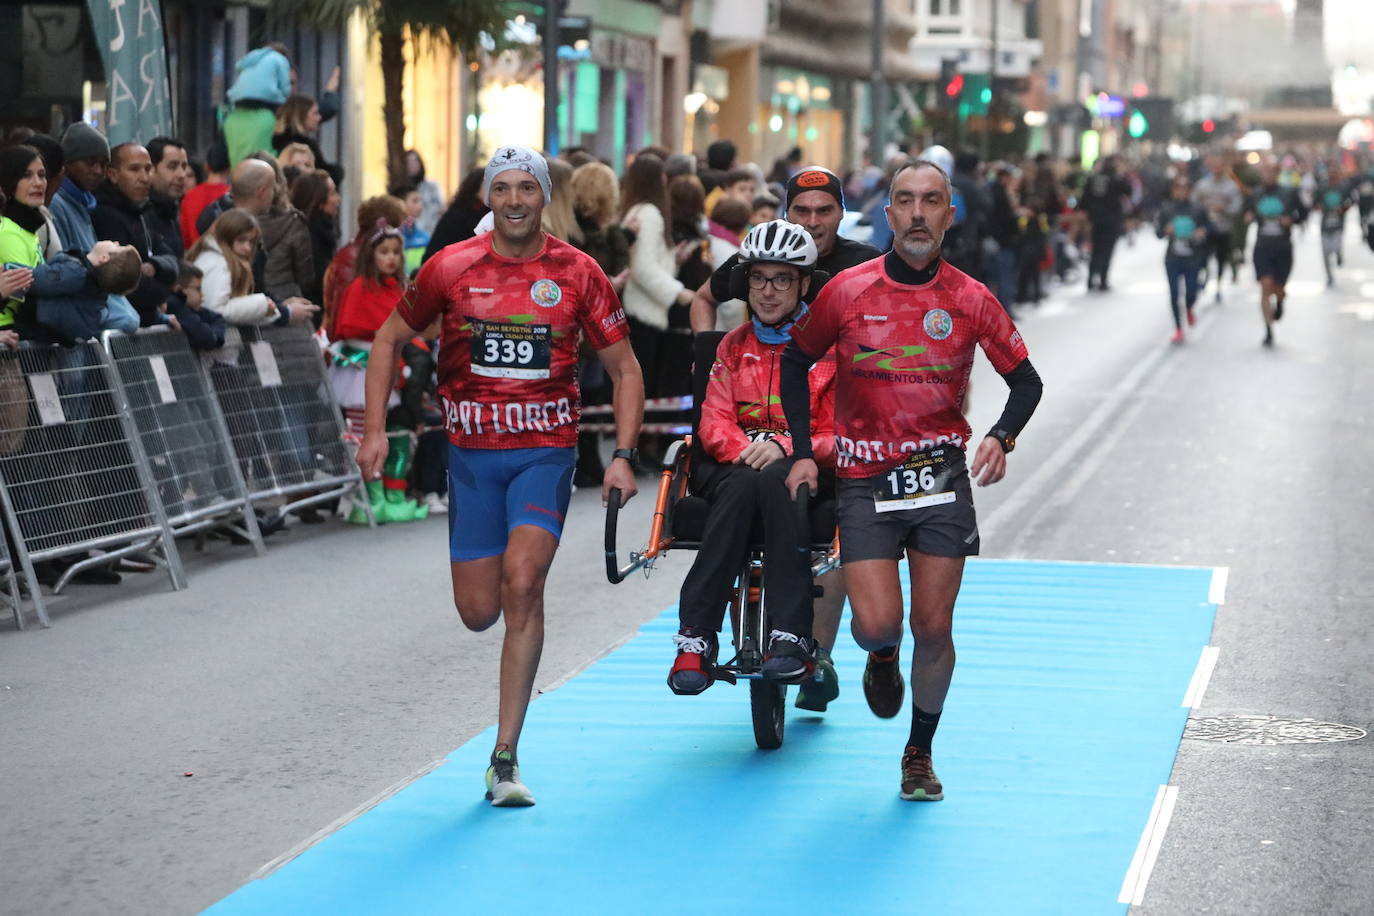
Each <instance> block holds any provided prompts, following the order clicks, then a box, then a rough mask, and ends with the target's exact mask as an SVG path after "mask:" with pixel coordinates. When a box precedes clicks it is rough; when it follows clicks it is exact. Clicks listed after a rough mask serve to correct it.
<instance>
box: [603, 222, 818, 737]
mask: <svg viewBox="0 0 1374 916" xmlns="http://www.w3.org/2000/svg"><path fill="white" fill-rule="evenodd" d="M815 262H816V247H815V243H814V242H813V241H812V239H811V236H810V235H809V234H807V232H806V231H805V230H803V229H801V228H800V227H798V226H796V225H793V224H791V223H787V222H784V221H782V220H775V221H773V222H770V223H764V224H761V225H759V226H756V227H754V228H753V229H752V230H750V232H749V235H748V236H746V238H745V240H744V242H743V244H742V245H741V248H740V255H739V265H738V266H737V267H736V268H734V271H733V273H732V275H731V286H732V291H733V294H734V297H735V298H739V299H743V300H746V301H747V302H748V303H749V306H750V317H751V320H750V321H749V322H747V323H746V324H744V325H742V326H741V327H738V328H736V329H735V330H734V331H731V332H730V333H729V334H726V335H721V334H719V333H716V332H705V333H700V334H698V335H697V336H696V339H695V341H694V356H695V361H696V369H695V379H694V392H693V396H694V403H695V404H697V405H700V409H699V411H698V414H699V416H698V418H697V419H696V422H695V424H694V430H695V435H694V436H691V437H689V438H687V439H686V440H683V441H679V442H675V443H674V444H673V445H672V446H671V447H670V448H669V450H668V453H667V455H666V456H665V458H664V462H663V469H662V472H661V478H660V485H659V492H658V502H657V504H656V508H655V510H654V522H653V527H652V530H651V532H650V536H649V546H648V547H647V548H646V549H645V550H644V551H640V552H634V553H632V554H631V562H630V564H629V565H627V566H624V567H621V566H619V565H618V560H617V555H616V521H617V518H618V515H619V499H618V494H617V493H615V492H614V491H612V493H611V498H610V500H609V503H608V507H607V515H606V573H607V577H608V578H609V579H610V580H611V582H613V583H618V582H621V581H623V580H624V579H625V578H626V577H627V576H628V575H630V573H632V572H634V571H635V570H637V569H645V570H646V571H647V570H649V569H652V568H653V565H654V563H655V561H656V560H657V558H658V557H659V556H660V555H662V554H663V553H665V552H666V551H668V550H670V549H672V548H683V549H689V550H696V551H698V554H697V558H696V562H695V563H693V565H692V569H691V570H690V571H689V572H688V574H687V577H686V579H685V580H684V582H683V585H682V592H681V600H680V603H679V607H680V622H681V626H682V628H681V630H680V631H679V633H678V634H677V635H676V636H675V637H674V641H675V643H676V644H677V647H678V654H677V658H676V660H675V661H674V663H673V667H672V670H671V671H670V672H669V675H668V686H669V688H670V689H671V690H672V691H673V692H674V693H677V694H687V695H691V694H698V693H701V692H702V691H704V690H705V689H706V688H708V687H710V686H711V684H712V683H713V682H714V681H716V680H726V681H729V682H730V683H735V681H736V680H737V679H739V678H745V679H748V680H749V682H750V683H749V687H750V690H749V694H750V701H751V706H752V709H753V719H754V736H755V739H756V740H757V742H758V744H759V746H760V747H763V748H776V747H779V746H780V745H781V744H782V736H783V727H784V708H785V701H786V690H787V685H789V684H793V683H800V684H802V685H803V686H804V687H807V688H811V689H812V690H813V691H814V692H815V695H816V697H817V698H818V699H819V701H820V702H818V703H817V704H816V705H810V706H805V707H803V708H808V709H824V702H825V701H828V700H831V699H834V695H835V694H836V693H837V692H838V690H837V688H838V684H837V682H836V681H835V679H834V668H833V667H829V666H828V663H826V662H822V663H821V669H820V670H817V661H816V644H815V642H814V640H813V639H812V636H811V620H812V599H813V597H816V592H817V591H818V590H817V589H815V588H814V586H813V584H812V583H813V578H812V577H813V576H819V575H822V574H824V573H826V572H829V571H831V570H835V569H837V568H838V567H839V551H838V546H837V543H836V541H835V511H834V495H833V479H830V480H827V475H826V474H825V472H824V471H822V475H821V479H820V482H819V486H820V489H821V493H819V494H815V497H814V499H813V498H811V494H809V493H808V492H807V491H805V490H803V491H802V493H800V494H799V499H798V500H797V502H796V503H794V502H793V501H792V500H791V498H790V497H789V495H788V493H787V490H786V488H785V486H784V481H785V479H786V477H787V473H788V471H789V469H790V468H791V465H792V457H791V456H792V439H791V436H790V435H789V433H788V429H787V421H786V418H785V417H784V416H783V414H782V403H781V397H780V391H779V384H780V382H779V379H780V376H781V359H782V351H783V350H784V349H785V348H786V345H787V342H788V341H789V340H790V337H789V334H788V331H789V329H790V328H791V326H792V324H793V323H794V322H795V321H796V320H797V319H798V318H799V317H801V315H802V314H803V313H804V310H805V308H806V306H805V305H804V300H805V299H806V298H808V293H809V290H812V289H816V288H818V287H820V286H821V285H822V284H823V283H824V281H825V279H826V277H825V274H824V272H823V271H818V270H816V269H815ZM834 375H835V366H834V362H833V360H827V359H822V360H821V361H819V362H818V363H817V364H816V366H815V367H814V369H813V370H812V372H811V374H810V384H811V410H812V414H811V416H812V425H813V429H812V433H813V435H812V443H811V445H812V449H813V450H814V451H815V452H816V455H817V457H818V459H819V460H820V462H821V463H822V465H823V466H824V464H826V463H827V458H828V459H829V463H831V464H833V460H834V459H833V456H834V453H835V444H834V437H833V421H832V417H833V415H834V393H833V390H834V385H833V381H834ZM827 488H828V489H827ZM765 558H766V561H767V562H764V561H765ZM727 602H728V603H729V606H730V611H731V617H732V622H733V633H732V637H733V641H734V645H735V654H734V656H733V657H732V658H731V659H730V660H729V661H727V662H725V663H723V664H722V663H720V662H719V661H718V653H719V636H718V634H719V632H720V628H721V625H722V623H723V622H724V614H725V607H726V604H727ZM827 676H828V678H829V679H828V680H827V679H826V678H827ZM799 705H801V704H799Z"/></svg>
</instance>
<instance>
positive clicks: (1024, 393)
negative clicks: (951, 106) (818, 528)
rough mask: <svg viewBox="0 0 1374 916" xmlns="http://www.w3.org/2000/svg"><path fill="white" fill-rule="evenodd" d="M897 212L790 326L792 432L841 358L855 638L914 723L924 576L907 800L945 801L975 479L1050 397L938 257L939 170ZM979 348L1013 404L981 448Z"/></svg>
mask: <svg viewBox="0 0 1374 916" xmlns="http://www.w3.org/2000/svg"><path fill="white" fill-rule="evenodd" d="M891 191H892V193H891V200H892V203H891V204H890V205H889V206H888V208H887V216H888V222H889V224H890V225H891V226H892V230H893V234H894V241H893V250H892V251H891V252H889V253H888V254H887V255H886V256H885V257H884V258H882V259H881V260H878V261H871V262H869V263H867V264H863V265H860V266H858V267H854V268H851V269H850V270H846V271H844V272H842V273H841V274H840V275H839V276H838V277H836V278H835V279H834V280H832V281H831V282H830V283H828V284H827V285H826V287H825V289H824V290H823V291H822V293H821V295H820V296H819V297H818V298H817V300H816V302H815V304H814V305H813V306H812V309H811V311H810V313H809V314H808V315H806V316H804V317H803V318H802V319H801V320H799V321H798V322H797V325H796V326H795V327H794V328H793V329H792V343H791V345H789V347H788V349H787V351H786V352H785V354H784V358H783V379H782V399H783V408H784V410H785V411H786V414H787V420H788V424H789V425H790V426H792V427H793V428H796V427H798V426H801V425H802V424H805V423H807V422H808V420H809V417H808V413H809V398H807V397H806V396H805V394H804V391H805V388H804V384H805V378H806V370H807V368H808V367H809V366H810V365H811V364H812V363H813V362H814V361H815V359H816V357H817V356H818V355H820V354H822V353H824V352H825V351H826V350H828V349H829V348H830V347H831V346H833V347H834V348H835V361H836V379H835V385H836V392H835V437H836V449H837V452H838V455H839V461H838V471H837V473H838V474H839V477H840V481H839V486H838V501H839V506H838V514H839V526H840V553H841V559H842V560H843V562H844V568H845V577H846V581H847V583H848V585H849V601H850V607H851V609H852V611H853V620H852V629H853V632H854V638H855V639H856V640H857V641H858V643H859V645H861V646H863V647H864V648H865V649H867V650H869V659H868V666H867V668H866V670H865V671H864V695H865V697H866V698H867V700H868V705H869V708H871V709H872V710H873V712H874V713H875V714H876V715H878V716H880V717H883V718H891V717H893V716H895V715H897V713H898V712H900V711H901V707H902V700H903V694H904V692H905V684H904V681H903V678H902V673H901V670H900V666H899V663H898V657H897V649H898V646H899V644H900V643H901V638H902V593H901V580H900V576H899V569H898V562H899V561H900V558H901V556H902V554H903V553H905V554H906V557H907V562H908V564H909V568H910V573H911V612H910V621H911V633H912V636H913V637H914V640H913V641H914V648H913V651H912V656H913V657H912V673H911V679H912V701H913V702H912V724H911V735H910V737H909V738H908V741H907V747H906V750H905V752H904V753H903V755H902V789H901V793H902V798H905V799H908V800H918V801H936V800H939V799H941V798H943V797H944V789H943V787H942V786H941V784H940V781H939V779H937V778H936V776H935V771H934V767H933V765H932V763H931V753H930V746H931V741H932V739H933V738H934V735H935V728H936V726H937V725H938V723H939V720H940V712H941V710H942V709H943V708H944V701H945V694H946V693H947V692H948V690H949V684H950V678H951V676H952V675H953V672H954V642H953V640H952V639H951V636H950V633H951V628H952V625H953V617H954V602H955V599H956V598H957V597H958V594H959V585H960V582H961V580H962V578H963V570H964V559H965V557H968V556H973V555H975V554H977V553H978V546H979V544H978V523H977V518H976V516H975V514H974V511H973V492H972V486H971V476H972V477H976V478H977V479H978V483H979V485H980V486H986V485H987V484H991V483H996V482H997V481H998V480H1001V479H1002V477H1003V475H1004V474H1005V473H1006V454H1007V453H1008V452H1010V451H1011V450H1012V449H1013V448H1014V447H1015V444H1016V439H1015V437H1016V436H1017V435H1018V434H1019V433H1020V431H1021V429H1022V428H1023V427H1024V426H1025V424H1026V422H1027V421H1029V419H1030V417H1031V414H1032V413H1033V412H1034V410H1035V406H1036V404H1037V403H1038V402H1039V400H1040V391H1041V384H1040V377H1039V376H1038V375H1037V374H1036V372H1035V369H1034V368H1033V367H1032V366H1031V364H1030V360H1029V359H1027V357H1026V346H1025V343H1024V342H1023V341H1022V339H1021V335H1020V333H1019V332H1018V331H1017V330H1016V328H1015V326H1014V325H1013V324H1012V323H1011V319H1010V318H1008V317H1007V315H1006V313H1005V312H1004V311H1003V310H1002V308H1001V306H1000V305H998V303H997V300H996V298H994V297H993V295H992V294H991V293H990V292H988V290H987V288H986V287H985V286H983V284H981V283H978V282H976V281H974V280H972V279H970V278H969V277H968V276H966V275H965V274H963V273H961V272H960V271H959V270H957V269H955V268H954V267H952V266H950V265H949V264H947V263H944V262H943V261H942V260H941V259H940V245H941V243H942V241H943V239H944V234H945V230H946V229H948V227H949V226H950V224H951V223H952V222H953V219H954V208H953V207H952V206H950V182H949V176H948V175H946V174H945V172H944V171H943V170H942V169H941V168H939V166H936V165H935V164H933V163H930V162H924V161H922V162H917V163H915V164H913V165H911V166H908V167H906V168H904V169H902V170H900V171H898V172H897V174H896V175H895V176H894V177H893V180H892V189H891ZM975 347H981V348H982V350H983V352H984V353H985V354H986V355H987V357H988V359H989V360H991V362H992V365H993V367H994V368H996V369H997V371H998V372H999V373H1000V374H1001V375H1002V377H1003V378H1004V379H1006V381H1007V384H1008V386H1009V387H1010V389H1011V391H1010V394H1009V397H1008V399H1007V406H1006V409H1005V410H1004V411H1003V413H1002V417H1001V419H999V420H998V422H997V425H996V426H994V427H993V429H992V430H991V431H989V432H988V434H987V435H986V436H985V437H984V438H983V439H982V441H981V442H980V443H979V444H978V449H977V453H976V454H975V456H974V460H973V465H972V467H971V468H968V467H966V465H965V458H964V449H965V448H966V447H967V446H968V444H969V442H970V441H971V430H970V429H969V425H968V421H967V420H966V419H964V416H963V413H962V412H961V410H960V403H961V400H962V398H963V392H964V388H965V386H967V384H968V378H969V373H970V371H971V370H972V366H973V355H974V349H975ZM805 447H806V443H798V444H797V448H796V449H795V453H796V461H795V463H794V465H793V467H792V471H791V473H790V474H789V475H788V480H787V483H788V486H789V488H790V489H791V490H792V491H793V492H795V490H796V488H797V487H798V486H800V485H801V484H802V483H809V484H811V486H813V487H814V486H815V485H816V475H817V471H816V463H815V462H814V461H813V460H810V459H809V457H808V456H807V455H806V454H805Z"/></svg>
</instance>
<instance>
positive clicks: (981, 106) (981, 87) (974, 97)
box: [962, 73, 992, 115]
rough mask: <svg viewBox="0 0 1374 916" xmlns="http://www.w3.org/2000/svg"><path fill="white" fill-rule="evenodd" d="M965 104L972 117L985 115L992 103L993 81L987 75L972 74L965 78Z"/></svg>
mask: <svg viewBox="0 0 1374 916" xmlns="http://www.w3.org/2000/svg"><path fill="white" fill-rule="evenodd" d="M963 90H964V91H963V99H962V101H963V103H964V105H965V106H967V107H968V113H969V114H971V115H985V114H987V113H988V105H989V104H990V103H991V102H992V80H991V79H990V78H989V77H988V75H987V74H986V73H970V74H968V75H967V76H966V77H964V83H963Z"/></svg>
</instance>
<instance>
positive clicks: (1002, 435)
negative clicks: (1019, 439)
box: [988, 429, 1016, 454]
mask: <svg viewBox="0 0 1374 916" xmlns="http://www.w3.org/2000/svg"><path fill="white" fill-rule="evenodd" d="M988 435H989V436H991V437H992V438H994V439H996V440H997V441H998V442H1000V443H1002V453H1003V454H1007V453H1009V452H1011V450H1012V449H1014V448H1016V438H1015V437H1014V436H1012V434H1011V433H1009V432H1007V431H1006V430H1005V429H990V430H988Z"/></svg>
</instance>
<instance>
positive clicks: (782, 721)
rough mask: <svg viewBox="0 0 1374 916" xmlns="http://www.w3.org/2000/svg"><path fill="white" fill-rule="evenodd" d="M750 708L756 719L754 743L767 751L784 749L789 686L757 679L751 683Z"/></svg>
mask: <svg viewBox="0 0 1374 916" xmlns="http://www.w3.org/2000/svg"><path fill="white" fill-rule="evenodd" d="M749 707H750V709H751V711H752V712H753V717H754V743H755V744H757V745H758V746H759V747H760V748H762V749H763V750H765V751H773V750H777V749H778V748H780V747H782V733H783V728H784V726H785V725H786V724H787V719H786V715H787V686H786V685H785V684H779V683H777V682H776V681H769V680H765V679H764V678H755V679H753V680H751V681H750V682H749Z"/></svg>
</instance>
